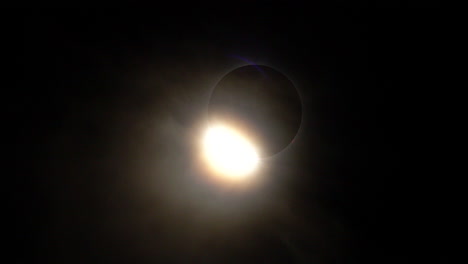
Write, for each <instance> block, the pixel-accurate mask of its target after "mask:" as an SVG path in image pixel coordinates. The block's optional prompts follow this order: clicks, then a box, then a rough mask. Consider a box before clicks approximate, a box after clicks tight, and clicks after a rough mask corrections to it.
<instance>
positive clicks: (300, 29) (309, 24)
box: [3, 6, 445, 264]
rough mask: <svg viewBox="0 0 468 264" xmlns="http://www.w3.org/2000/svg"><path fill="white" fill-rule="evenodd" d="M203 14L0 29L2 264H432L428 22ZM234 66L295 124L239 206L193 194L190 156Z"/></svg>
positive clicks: (416, 14)
mask: <svg viewBox="0 0 468 264" xmlns="http://www.w3.org/2000/svg"><path fill="white" fill-rule="evenodd" d="M209 13H211V14H209ZM213 13H214V12H208V10H206V9H203V8H201V7H200V8H198V9H193V10H191V11H190V12H188V11H187V12H179V13H177V14H170V12H167V13H166V12H162V11H160V12H158V13H157V14H156V13H151V12H148V11H147V12H137V11H122V10H120V11H118V12H117V11H112V10H107V11H84V10H81V11H76V10H71V9H70V10H47V11H44V10H42V11H34V10H16V11H14V12H12V13H11V14H9V15H7V16H5V17H4V19H5V21H9V23H7V25H11V26H8V29H7V30H6V31H5V32H6V34H8V35H9V36H10V34H11V37H7V38H6V39H7V40H8V41H7V42H8V43H6V44H7V46H8V47H7V48H5V49H4V52H5V53H6V54H7V55H6V57H7V58H12V59H13V62H12V63H11V64H10V65H11V68H13V69H14V71H13V72H14V73H13V74H11V75H10V76H9V77H10V78H12V84H13V85H11V87H14V88H11V89H6V92H4V93H3V98H4V102H6V104H4V105H6V107H7V114H6V115H7V122H9V123H11V125H9V126H8V127H9V128H10V129H8V131H7V139H6V140H7V145H8V146H11V149H12V150H11V153H12V154H11V156H13V162H11V163H10V165H12V167H13V169H12V170H11V172H9V173H8V174H6V175H4V177H5V178H8V179H11V183H10V180H8V185H6V186H5V187H4V188H6V189H9V190H10V192H8V193H9V201H8V203H9V204H12V205H13V206H12V208H13V210H14V214H13V215H14V217H13V222H14V224H13V225H12V227H11V228H9V227H7V228H8V229H11V230H12V233H13V237H14V239H12V242H11V243H10V244H12V245H13V247H14V249H15V250H14V251H12V252H14V254H15V259H16V260H17V262H14V263H70V264H71V263H420V262H421V261H422V258H424V259H430V260H432V261H435V262H436V263H443V258H442V257H443V256H444V252H445V251H444V250H443V249H442V245H443V244H444V242H443V240H441V237H442V234H443V231H442V230H443V229H444V228H443V227H444V226H443V224H442V220H441V219H442V216H441V215H443V214H442V212H441V211H442V200H441V199H439V198H438V197H439V196H443V190H442V188H443V187H442V184H441V183H440V179H441V178H443V177H442V176H437V175H436V173H437V169H436V168H435V166H436V165H434V164H432V163H431V162H429V160H430V159H426V157H428V156H431V152H433V151H434V149H435V148H436V145H437V143H436V142H435V140H434V135H435V134H436V133H435V132H434V126H437V125H436V123H437V122H439V121H437V120H440V119H441V116H440V115H441V111H440V108H442V104H443V102H442V95H441V94H443V89H442V88H441V85H440V84H441V81H440V79H441V78H440V77H438V75H439V73H440V72H439V70H438V69H439V68H440V67H441V65H440V61H441V57H442V54H444V53H445V51H444V49H445V47H444V46H443V45H442V40H441V39H440V38H441V37H440V33H441V32H442V25H441V21H440V20H441V18H440V17H439V16H437V15H436V14H434V12H433V11H431V12H427V11H424V12H422V11H416V10H412V11H402V10H383V9H381V10H374V11H357V10H354V11H351V10H348V11H333V12H331V11H330V10H329V11H327V12H322V11H319V10H315V9H313V10H312V9H307V8H305V7H299V6H295V7H294V8H289V7H280V6H278V8H276V9H274V8H271V9H267V8H264V9H263V11H261V12H260V11H258V12H257V11H253V10H252V11H245V10H243V11H242V12H241V11H239V12H235V11H232V12H229V14H224V13H218V14H217V15H213ZM421 13H425V14H424V15H423V14H421ZM429 13H431V14H429ZM240 57H242V58H245V59H248V60H250V61H253V62H255V63H258V64H265V65H269V66H271V67H274V68H276V69H278V70H280V71H282V72H283V73H284V74H286V75H288V77H289V78H290V79H291V80H292V81H293V82H294V83H295V84H296V86H297V89H298V90H299V91H300V93H301V96H302V100H303V107H304V112H303V124H302V127H301V131H300V134H299V135H298V138H297V139H296V140H295V142H294V146H292V147H291V148H289V149H288V150H287V151H285V152H284V153H282V155H279V156H278V157H276V158H275V159H273V160H270V163H269V165H268V166H269V175H270V176H271V177H270V180H269V181H268V182H267V183H265V184H264V185H263V186H260V187H258V188H256V189H254V190H251V191H246V192H245V193H241V194H240V193H236V192H229V191H220V190H216V188H213V186H206V185H204V184H203V183H201V182H200V181H198V180H196V179H194V178H196V176H197V175H196V173H195V172H194V170H195V169H194V161H193V156H194V153H193V151H191V150H192V145H193V144H194V143H193V141H194V138H195V136H194V135H193V132H192V131H193V129H194V127H196V126H197V124H198V122H199V121H200V118H201V116H202V113H203V111H204V108H205V107H206V101H207V100H206V98H207V93H208V91H209V89H210V88H211V87H213V85H214V84H216V82H217V81H218V80H219V79H220V78H221V77H222V75H223V74H226V73H227V72H228V71H230V70H232V69H234V68H235V67H238V66H241V65H245V62H244V61H242V60H241V59H239V58H240ZM432 166H433V167H432ZM10 193H11V194H10ZM439 261H440V262H439Z"/></svg>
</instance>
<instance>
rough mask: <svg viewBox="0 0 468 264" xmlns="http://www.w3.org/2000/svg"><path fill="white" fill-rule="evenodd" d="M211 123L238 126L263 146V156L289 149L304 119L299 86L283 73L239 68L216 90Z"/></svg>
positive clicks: (251, 66) (210, 111) (249, 66)
mask: <svg viewBox="0 0 468 264" xmlns="http://www.w3.org/2000/svg"><path fill="white" fill-rule="evenodd" d="M208 116H209V119H210V122H220V123H227V124H234V125H235V126H236V127H238V128H240V129H242V130H243V132H244V133H247V134H248V136H249V137H250V138H252V139H253V140H254V141H255V142H256V143H257V146H258V147H259V152H260V156H261V157H269V156H272V155H275V154H277V153H278V152H280V151H281V150H283V149H284V148H286V147H287V146H288V145H289V144H290V143H291V142H292V140H293V139H294V137H295V136H296V134H297V132H298V130H299V127H300V125H301V120H302V104H301V99H300V96H299V93H298V91H297V90H296V87H294V85H293V83H292V82H291V81H290V80H289V79H288V78H287V77H286V76H285V75H284V74H282V73H280V72H279V71H277V70H275V69H273V68H271V67H268V66H264V65H248V66H243V67H240V68H237V69H235V70H233V71H231V72H229V73H228V74H227V75H225V76H224V77H223V78H222V79H221V81H219V83H218V84H217V85H216V87H215V88H214V90H213V92H212V95H211V98H210V102H209V106H208Z"/></svg>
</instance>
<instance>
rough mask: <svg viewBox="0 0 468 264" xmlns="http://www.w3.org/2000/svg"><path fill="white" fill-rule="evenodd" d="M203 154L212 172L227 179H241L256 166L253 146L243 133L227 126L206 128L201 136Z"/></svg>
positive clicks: (256, 158) (257, 160) (256, 157)
mask: <svg viewBox="0 0 468 264" xmlns="http://www.w3.org/2000/svg"><path fill="white" fill-rule="evenodd" d="M203 152H204V153H203V154H204V158H205V160H206V162H207V163H208V165H209V166H210V168H211V169H212V170H214V172H215V173H216V174H218V175H220V176H222V177H223V178H225V179H227V180H242V179H245V178H247V177H248V176H249V175H251V173H252V172H254V171H255V169H256V168H257V166H258V162H259V157H258V154H257V151H256V149H255V147H254V146H253V145H252V144H251V143H250V142H249V140H248V139H247V138H245V137H244V136H243V135H241V134H240V133H238V132H237V131H235V130H234V129H231V128H229V127H227V126H222V125H217V126H212V127H210V128H208V129H207V130H206V132H205V134H204V137H203Z"/></svg>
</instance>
